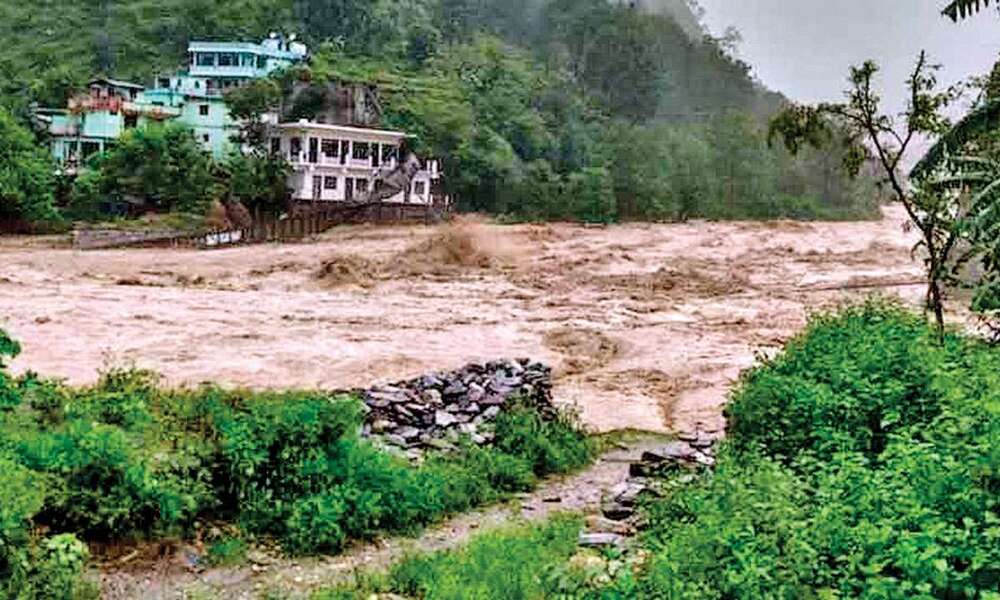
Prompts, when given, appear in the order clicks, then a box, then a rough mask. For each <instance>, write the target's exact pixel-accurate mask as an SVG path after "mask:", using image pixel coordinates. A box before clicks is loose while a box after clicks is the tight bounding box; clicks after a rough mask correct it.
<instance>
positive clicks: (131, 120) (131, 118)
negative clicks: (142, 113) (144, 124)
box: [125, 115, 139, 129]
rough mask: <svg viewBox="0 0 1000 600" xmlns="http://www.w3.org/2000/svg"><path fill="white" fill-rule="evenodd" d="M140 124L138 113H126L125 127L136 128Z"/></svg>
mask: <svg viewBox="0 0 1000 600" xmlns="http://www.w3.org/2000/svg"><path fill="white" fill-rule="evenodd" d="M138 125H139V116H138V115H125V129H134V128H135V127H137V126H138Z"/></svg>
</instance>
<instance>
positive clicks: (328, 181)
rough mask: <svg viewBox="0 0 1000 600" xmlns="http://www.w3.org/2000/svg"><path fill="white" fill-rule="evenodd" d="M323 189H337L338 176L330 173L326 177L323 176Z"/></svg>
mask: <svg viewBox="0 0 1000 600" xmlns="http://www.w3.org/2000/svg"><path fill="white" fill-rule="evenodd" d="M323 189H326V190H335V189H337V178H336V177H331V176H329V175H328V176H326V177H324V178H323Z"/></svg>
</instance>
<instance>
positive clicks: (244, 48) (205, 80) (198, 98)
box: [145, 35, 307, 158]
mask: <svg viewBox="0 0 1000 600" xmlns="http://www.w3.org/2000/svg"><path fill="white" fill-rule="evenodd" d="M306 56H307V48H306V46H305V45H303V44H301V43H299V42H296V41H295V40H294V38H285V37H282V36H278V35H272V36H271V37H269V38H268V39H266V40H264V41H263V42H261V43H259V44H256V43H245V42H191V43H190V44H189V45H188V65H187V68H186V69H185V70H183V71H180V72H178V73H175V74H173V75H169V76H162V77H158V78H157V81H156V85H155V86H154V87H153V88H152V89H149V90H146V91H145V100H146V101H147V102H149V103H150V104H152V105H155V106H161V107H164V108H165V109H171V110H178V111H180V113H179V117H178V122H180V123H184V124H185V125H188V126H189V127H191V128H192V129H193V130H194V134H195V137H196V138H197V139H198V140H199V141H200V142H201V143H202V144H203V145H204V147H205V149H206V150H208V151H210V152H211V153H212V155H213V156H215V157H216V158H221V157H222V156H224V155H225V154H226V152H228V151H229V150H230V149H231V148H232V147H233V141H232V139H233V137H234V136H235V135H236V133H237V130H238V123H236V122H235V121H234V120H233V119H232V117H231V116H230V114H229V110H228V108H227V107H226V103H225V100H224V94H225V93H226V91H228V90H230V89H233V88H235V87H239V86H241V85H243V84H245V83H246V82H248V81H250V80H253V79H257V78H261V77H266V76H268V75H270V74H271V73H272V72H274V71H276V70H278V69H282V68H286V67H290V66H292V65H294V64H296V63H299V62H301V61H303V60H305V59H306Z"/></svg>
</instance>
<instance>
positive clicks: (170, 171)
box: [73, 124, 213, 214]
mask: <svg viewBox="0 0 1000 600" xmlns="http://www.w3.org/2000/svg"><path fill="white" fill-rule="evenodd" d="M90 166H91V168H93V169H94V171H95V172H94V174H93V175H91V176H88V177H83V178H81V179H79V180H77V182H76V187H75V188H74V190H73V196H74V205H73V208H74V209H76V210H79V211H81V212H83V213H88V212H93V207H94V206H95V205H97V204H100V203H102V202H107V201H113V202H141V203H143V204H146V205H149V206H151V207H155V208H159V209H161V210H168V211H177V212H191V213H196V214H204V212H205V211H206V210H207V208H208V205H209V203H210V202H211V200H212V187H213V179H212V161H211V158H210V157H209V156H208V155H207V154H205V152H204V151H203V150H202V149H201V146H200V145H199V144H198V142H197V141H196V140H195V139H194V135H193V134H192V133H191V131H190V130H189V129H187V128H186V127H183V126H181V125H178V124H166V125H151V126H148V127H144V128H139V129H132V130H129V131H126V132H125V133H124V134H123V135H122V137H121V138H120V139H119V140H118V143H117V144H116V145H115V146H114V147H113V148H112V149H111V150H109V151H108V152H106V153H105V154H103V155H99V156H98V157H96V158H95V159H94V162H93V164H91V165H90Z"/></svg>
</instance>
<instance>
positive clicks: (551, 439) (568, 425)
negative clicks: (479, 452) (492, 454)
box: [495, 406, 594, 476]
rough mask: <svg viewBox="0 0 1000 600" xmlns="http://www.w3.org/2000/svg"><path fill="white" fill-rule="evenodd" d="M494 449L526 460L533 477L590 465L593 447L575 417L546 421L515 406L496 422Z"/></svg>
mask: <svg viewBox="0 0 1000 600" xmlns="http://www.w3.org/2000/svg"><path fill="white" fill-rule="evenodd" d="M495 445H496V447H497V449H499V450H501V451H503V452H505V453H507V454H509V455H511V456H517V457H520V458H523V459H524V460H527V461H528V462H529V464H530V465H531V468H532V470H533V471H534V473H535V474H536V475H539V476H545V475H549V474H551V473H567V472H569V471H572V470H574V469H578V468H580V467H582V466H583V465H586V464H587V463H588V462H590V460H591V458H592V456H593V452H594V447H593V444H592V442H591V440H590V439H589V438H587V436H586V434H585V433H584V432H583V430H582V429H581V428H580V425H579V423H578V422H577V420H576V418H575V416H573V415H571V414H567V413H562V414H560V415H558V417H557V418H556V419H553V420H545V419H543V418H542V417H541V416H540V415H539V414H538V412H537V411H535V410H533V409H531V408H526V407H522V406H519V407H514V408H513V409H511V410H508V411H506V412H503V413H501V414H500V415H499V416H498V417H497V421H496V441H495Z"/></svg>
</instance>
